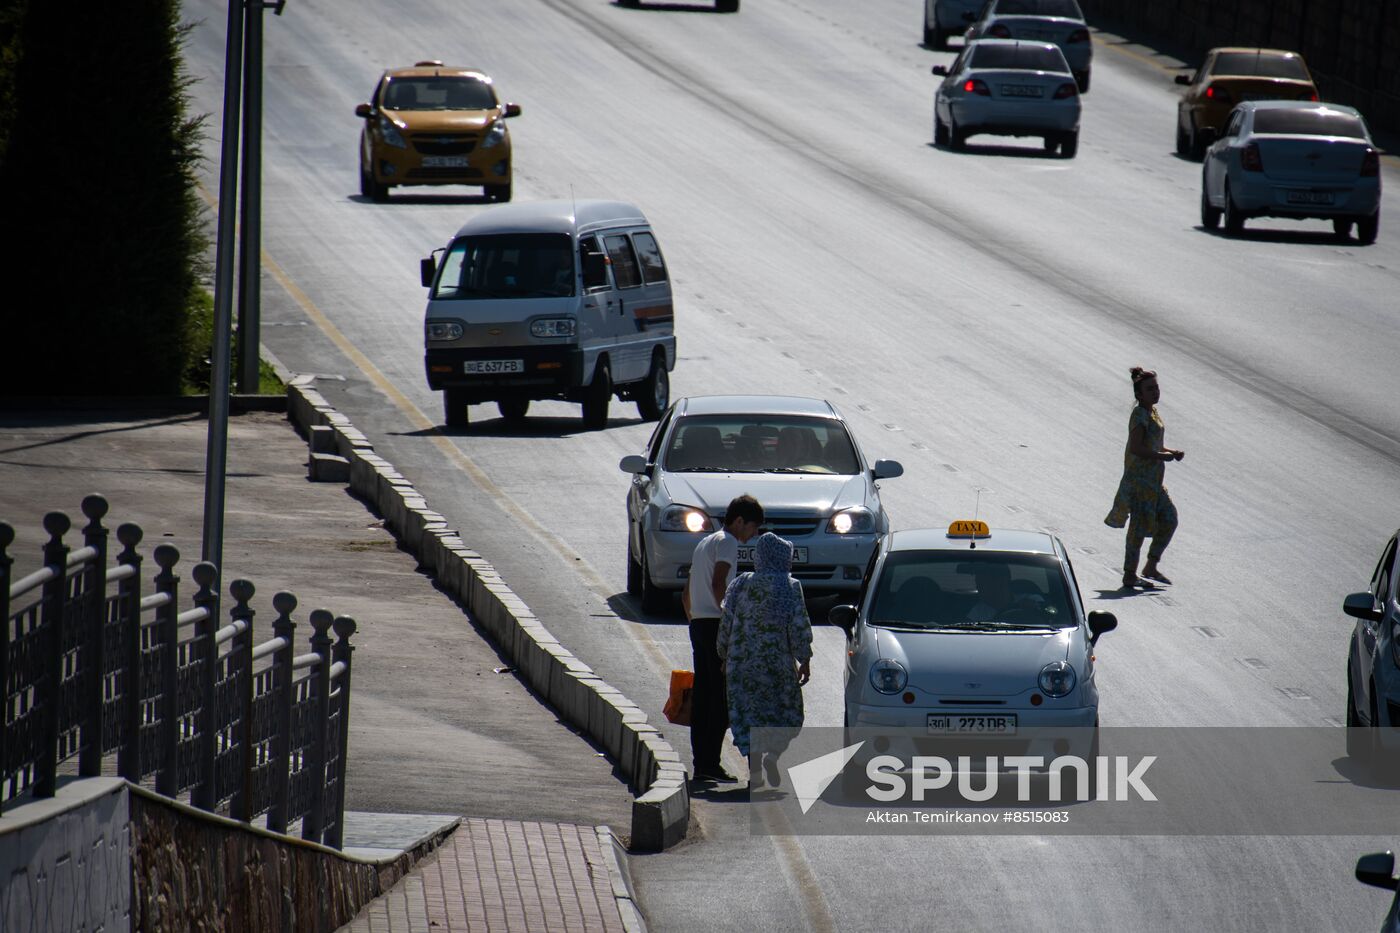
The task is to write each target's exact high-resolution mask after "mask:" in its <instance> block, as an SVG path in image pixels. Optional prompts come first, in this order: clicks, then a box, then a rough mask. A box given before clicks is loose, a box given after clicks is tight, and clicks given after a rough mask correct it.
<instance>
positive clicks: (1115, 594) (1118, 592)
mask: <svg viewBox="0 0 1400 933" xmlns="http://www.w3.org/2000/svg"><path fill="white" fill-rule="evenodd" d="M1094 592H1095V593H1097V594H1098V595H1097V596H1095V597H1094V598H1095V599H1131V598H1132V597H1134V596H1151V595H1152V594H1153V593H1161V592H1163V590H1161V589H1159V588H1158V587H1155V586H1153V587H1139V586H1133V587H1127V588H1124V587H1121V586H1120V587H1118V588H1116V589H1112V590H1094Z"/></svg>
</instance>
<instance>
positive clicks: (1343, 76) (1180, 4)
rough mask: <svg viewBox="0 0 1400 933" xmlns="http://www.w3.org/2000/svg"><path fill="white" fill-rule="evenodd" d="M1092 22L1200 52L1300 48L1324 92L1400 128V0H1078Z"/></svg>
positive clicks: (1376, 124)
mask: <svg viewBox="0 0 1400 933" xmlns="http://www.w3.org/2000/svg"><path fill="white" fill-rule="evenodd" d="M1079 5H1080V7H1081V8H1083V10H1084V15H1085V17H1086V18H1087V19H1088V21H1089V23H1090V25H1093V26H1102V27H1104V28H1107V29H1112V30H1113V31H1115V32H1121V33H1123V34H1124V35H1127V36H1131V37H1132V38H1134V39H1139V40H1141V41H1144V42H1148V43H1149V44H1150V43H1151V42H1152V41H1153V40H1164V41H1166V42H1168V43H1171V44H1173V45H1176V46H1180V47H1181V48H1182V50H1183V51H1186V52H1188V53H1191V54H1194V55H1195V56H1197V60H1198V59H1199V57H1200V56H1201V55H1202V54H1203V53H1204V52H1205V51H1206V50H1208V49H1211V48H1214V47H1216V46H1221V45H1243V46H1258V47H1264V48H1280V49H1292V50H1294V51H1298V52H1301V53H1302V54H1303V58H1304V59H1305V60H1306V61H1307V63H1308V67H1309V68H1310V69H1312V72H1313V76H1314V78H1315V79H1316V80H1317V84H1318V91H1319V92H1320V94H1321V96H1322V99H1323V100H1330V101H1336V102H1337V103H1342V104H1350V105H1351V106H1353V107H1355V108H1357V109H1358V110H1360V111H1361V112H1362V114H1364V115H1365V117H1366V121H1367V122H1368V123H1369V124H1370V125H1371V129H1372V130H1373V131H1385V132H1397V131H1400V57H1397V56H1396V55H1395V54H1394V53H1395V50H1396V49H1400V4H1396V3H1378V2H1376V0H1151V2H1143V0H1080V3H1079Z"/></svg>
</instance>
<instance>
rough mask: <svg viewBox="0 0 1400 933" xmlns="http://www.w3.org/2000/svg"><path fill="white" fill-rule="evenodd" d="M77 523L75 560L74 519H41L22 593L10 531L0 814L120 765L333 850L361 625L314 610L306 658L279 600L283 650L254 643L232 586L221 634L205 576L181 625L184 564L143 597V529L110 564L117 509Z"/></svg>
mask: <svg viewBox="0 0 1400 933" xmlns="http://www.w3.org/2000/svg"><path fill="white" fill-rule="evenodd" d="M82 511H83V514H84V515H85V516H86V517H87V519H88V524H87V525H86V526H85V527H84V528H83V529H82V535H83V545H82V547H79V548H70V547H69V546H68V545H67V544H65V543H64V541H63V537H64V535H65V534H67V533H68V531H69V529H70V528H71V525H72V523H71V522H70V520H69V518H68V516H67V515H65V514H63V513H62V512H50V513H48V514H47V515H45V516H44V521H43V525H44V530H45V531H46V532H47V533H48V535H49V540H48V542H47V543H46V544H45V545H44V546H43V567H42V568H40V569H39V570H37V571H35V572H33V573H31V574H29V575H28V576H25V577H22V578H20V579H15V578H14V577H13V574H12V568H13V566H14V558H13V557H11V556H10V554H9V548H10V545H11V544H13V543H14V540H15V532H14V529H13V528H12V527H11V526H9V525H7V524H5V523H3V522H0V619H3V621H4V625H3V626H0V685H3V690H4V693H3V700H4V710H3V713H4V716H3V728H0V807H3V805H4V804H5V803H6V802H8V801H10V800H12V799H14V798H15V797H17V796H19V795H21V794H25V793H28V794H31V795H33V796H34V797H51V796H53V794H54V791H55V789H56V787H57V779H58V774H59V770H60V765H63V763H64V762H66V761H69V760H70V759H73V758H75V757H76V759H77V772H78V774H79V775H81V776H96V775H98V774H101V773H102V764H103V759H104V757H106V756H108V755H112V754H115V756H116V771H117V774H119V775H120V776H121V777H123V778H126V779H127V780H128V781H132V782H134V783H140V782H142V781H143V780H146V779H148V778H152V777H153V778H154V785H155V790H156V792H157V793H161V794H164V795H166V796H168V797H179V796H181V795H182V794H184V793H185V792H186V791H188V793H189V801H190V803H191V804H193V805H194V806H196V807H200V808H202V809H204V810H208V811H210V812H218V813H225V814H226V815H228V816H231V817H232V818H234V819H238V820H243V821H245V822H251V821H252V820H253V819H255V818H256V817H258V816H260V815H262V814H264V813H265V814H267V828H268V829H270V830H273V831H275V832H286V831H287V827H288V826H289V825H292V824H294V823H296V822H297V821H300V822H301V836H302V838H304V839H310V840H313V841H315V842H320V843H323V844H325V845H330V846H334V847H336V848H339V847H340V844H341V836H342V822H343V815H344V811H345V768H346V743H347V740H348V737H349V729H348V726H349V716H350V656H351V652H352V651H353V649H352V648H351V645H350V636H351V635H352V634H354V632H355V622H354V620H353V619H350V618H347V617H344V616H342V617H340V618H333V617H332V616H331V614H330V613H329V612H327V611H326V610H324V609H316V610H314V611H312V612H311V613H310V615H309V616H308V621H309V622H310V623H311V628H312V634H311V638H310V648H311V650H310V651H309V652H306V653H304V654H297V653H296V652H295V649H294V647H293V645H294V639H293V636H294V634H295V631H296V623H295V622H294V621H293V619H292V613H293V612H294V611H295V609H296V607H297V600H296V597H295V596H293V595H292V594H291V593H285V592H282V593H277V594H276V595H275V596H273V598H272V605H273V608H274V610H276V618H274V619H273V622H272V633H273V637H272V638H271V639H269V640H267V641H264V642H263V643H262V644H260V645H255V644H254V643H253V616H254V610H253V609H252V607H251V606H250V603H251V601H252V598H253V595H254V588H253V584H252V583H250V582H248V581H247V580H234V581H233V582H232V583H231V584H230V585H229V588H228V591H229V595H230V597H231V598H232V604H233V605H232V607H231V608H230V609H229V610H228V613H227V615H228V622H227V624H225V625H222V626H220V625H219V624H218V623H219V618H220V612H219V603H220V600H219V595H218V593H217V592H216V591H215V589H214V587H215V581H216V580H217V577H218V573H217V571H216V569H215V567H214V565H213V564H209V563H198V564H195V565H194V567H193V568H192V569H191V571H190V576H191V577H192V578H193V579H194V582H195V584H196V586H197V588H196V591H195V593H194V594H193V595H192V596H191V597H190V598H189V600H188V602H189V603H190V608H186V609H184V610H183V611H182V610H181V608H180V605H181V596H180V577H179V576H178V575H177V573H176V565H177V564H178V563H179V561H180V554H179V551H177V550H176V549H175V548H174V547H172V546H171V545H169V544H162V545H159V546H157V547H156V548H155V550H154V551H153V552H152V556H153V557H154V559H155V563H156V565H157V566H158V567H159V572H158V573H156V574H155V577H154V579H153V581H152V584H153V591H152V592H150V593H145V594H143V591H142V576H141V571H142V562H143V558H142V556H141V554H140V553H139V552H138V551H137V549H136V548H137V545H139V544H140V543H141V537H142V532H141V529H140V528H139V527H138V526H137V525H134V524H130V523H128V524H123V525H120V526H119V527H118V528H117V532H116V534H117V541H118V542H120V544H121V551H120V553H118V554H117V557H116V562H115V564H113V565H110V566H109V564H108V541H107V539H108V530H107V529H106V528H105V527H103V525H102V519H103V517H104V516H106V514H107V501H106V500H105V499H104V498H102V497H101V496H97V495H92V496H88V497H86V498H85V499H83V502H82ZM332 632H334V638H333V637H332Z"/></svg>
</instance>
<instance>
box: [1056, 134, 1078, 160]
mask: <svg viewBox="0 0 1400 933" xmlns="http://www.w3.org/2000/svg"><path fill="white" fill-rule="evenodd" d="M1078 154H1079V131H1078V130H1075V131H1074V132H1073V133H1066V134H1065V135H1063V136H1061V137H1060V158H1062V159H1073V158H1074V157H1075V156H1076V155H1078Z"/></svg>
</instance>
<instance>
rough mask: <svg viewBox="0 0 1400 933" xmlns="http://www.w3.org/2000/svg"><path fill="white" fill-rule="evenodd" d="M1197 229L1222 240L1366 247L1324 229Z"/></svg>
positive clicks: (1197, 227) (1199, 225)
mask: <svg viewBox="0 0 1400 933" xmlns="http://www.w3.org/2000/svg"><path fill="white" fill-rule="evenodd" d="M1196 229H1197V230H1199V231H1200V232H1202V233H1208V234H1210V235H1211V236H1214V237H1218V238H1219V239H1222V240H1245V241H1250V240H1253V241H1256V242H1260V243H1283V244H1285V245H1290V246H1349V247H1353V248H1356V247H1361V248H1364V246H1363V244H1361V243H1358V242H1357V240H1356V237H1354V236H1348V237H1347V238H1346V239H1345V240H1343V239H1340V238H1338V236H1337V235H1336V234H1335V233H1331V232H1327V231H1322V230H1316V231H1314V230H1288V229H1281V228H1278V227H1273V228H1269V227H1262V228H1260V227H1245V228H1244V230H1242V231H1241V232H1239V233H1236V234H1234V235H1231V234H1228V233H1226V232H1225V231H1224V229H1223V228H1221V227H1216V228H1215V229H1214V230H1212V229H1210V228H1209V227H1206V226H1204V225H1202V224H1196Z"/></svg>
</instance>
